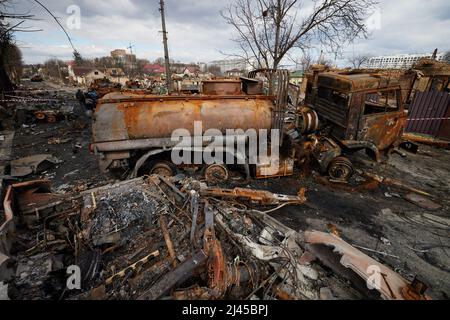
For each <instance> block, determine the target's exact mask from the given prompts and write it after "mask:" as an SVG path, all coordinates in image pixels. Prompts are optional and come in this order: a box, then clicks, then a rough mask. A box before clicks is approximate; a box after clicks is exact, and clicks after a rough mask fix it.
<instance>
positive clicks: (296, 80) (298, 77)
mask: <svg viewBox="0 0 450 320" xmlns="http://www.w3.org/2000/svg"><path fill="white" fill-rule="evenodd" d="M304 76H305V74H304V73H303V71H301V70H298V71H294V72H291V74H290V81H289V82H290V83H292V84H295V85H297V86H300V85H301V84H302V83H303V79H304Z"/></svg>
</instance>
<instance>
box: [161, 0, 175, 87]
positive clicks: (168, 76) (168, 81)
mask: <svg viewBox="0 0 450 320" xmlns="http://www.w3.org/2000/svg"><path fill="white" fill-rule="evenodd" d="M159 5H160V8H159V11H161V24H162V33H163V42H164V61H165V67H166V85H167V93H168V94H170V93H171V92H172V75H171V73H170V60H169V47H168V44H167V29H166V16H165V13H164V0H160V1H159Z"/></svg>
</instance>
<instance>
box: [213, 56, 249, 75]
mask: <svg viewBox="0 0 450 320" xmlns="http://www.w3.org/2000/svg"><path fill="white" fill-rule="evenodd" d="M208 65H210V66H217V67H219V68H220V72H221V73H222V74H226V73H227V72H228V71H231V70H241V71H250V70H251V69H252V67H251V65H250V64H249V63H248V62H247V61H246V60H245V59H228V60H215V61H211V62H210V63H209V64H208Z"/></svg>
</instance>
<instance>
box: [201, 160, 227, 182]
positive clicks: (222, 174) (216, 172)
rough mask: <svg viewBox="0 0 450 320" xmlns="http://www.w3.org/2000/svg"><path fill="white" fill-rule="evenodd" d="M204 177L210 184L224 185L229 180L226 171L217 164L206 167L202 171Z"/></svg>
mask: <svg viewBox="0 0 450 320" xmlns="http://www.w3.org/2000/svg"><path fill="white" fill-rule="evenodd" d="M204 176H205V179H206V181H207V182H209V183H211V184H219V183H225V182H227V181H228V178H229V174H228V169H227V168H226V167H225V166H222V165H218V164H213V165H210V166H207V167H206V168H205V170H204Z"/></svg>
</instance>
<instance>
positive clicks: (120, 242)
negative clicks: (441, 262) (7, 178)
mask: <svg viewBox="0 0 450 320" xmlns="http://www.w3.org/2000/svg"><path fill="white" fill-rule="evenodd" d="M304 191H305V190H300V191H299V193H298V194H297V195H295V196H286V195H277V194H272V193H269V192H266V191H258V190H249V189H239V188H237V189H232V190H231V189H230V190H228V189H218V188H210V187H208V186H207V185H206V184H205V183H203V182H200V181H197V180H194V179H193V178H187V177H184V176H176V177H173V178H170V179H169V178H164V177H161V176H157V175H153V176H149V177H145V178H139V179H134V180H130V181H126V182H121V183H118V184H114V185H108V186H105V187H101V188H97V189H93V190H88V191H84V192H82V193H78V194H54V193H52V192H51V190H50V185H49V183H48V182H46V181H33V182H25V183H20V184H16V185H12V186H10V187H9V188H8V191H7V194H6V197H5V201H4V208H5V217H4V222H3V224H2V226H1V228H0V284H1V285H0V287H1V290H2V295H4V296H5V297H8V298H10V299H26V300H28V299H51V300H54V299H64V300H79V299H83V300H85V299H101V300H107V299H113V300H114V299H141V300H155V299H181V300H184V299H202V300H203V299H252V300H260V299H264V300H272V299H282V300H294V299H361V298H382V299H394V300H401V299H427V297H426V296H425V295H424V291H425V290H426V286H425V285H423V284H422V283H421V282H420V281H416V280H415V281H413V282H412V283H411V282H408V281H407V280H405V279H404V278H402V277H401V276H400V275H398V274H397V273H395V272H394V271H392V270H391V269H389V268H387V267H386V266H384V265H382V264H380V263H378V262H377V261H375V260H373V259H371V258H370V257H368V256H366V255H365V254H363V253H361V252H360V251H358V250H357V249H355V248H354V247H352V246H351V245H349V244H347V243H346V242H344V241H343V240H342V239H341V238H340V237H339V236H338V235H336V234H326V233H320V232H315V231H312V232H303V231H294V230H292V229H290V228H288V227H287V226H285V225H283V224H281V223H280V222H278V221H277V220H275V219H273V218H272V217H270V216H269V215H268V213H269V212H274V211H276V210H277V209H279V208H280V207H283V206H287V205H302V204H303V203H304V202H305V201H306V199H305V196H304ZM263 208H264V209H263ZM262 210H265V211H262ZM73 270H75V271H76V270H79V271H80V272H79V273H77V272H74V273H73V274H72V273H71V272H72V271H73ZM377 272H378V273H377ZM68 273H69V274H68ZM374 273H375V274H374ZM77 275H78V276H79V279H77ZM374 275H375V276H374ZM377 275H379V281H377ZM373 279H375V281H374V282H371V281H372V280H373ZM78 282H79V283H78ZM368 283H371V284H372V286H368V285H367V284H368ZM78 284H79V285H80V287H78ZM369 287H371V288H373V290H370V289H368V288H369Z"/></svg>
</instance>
